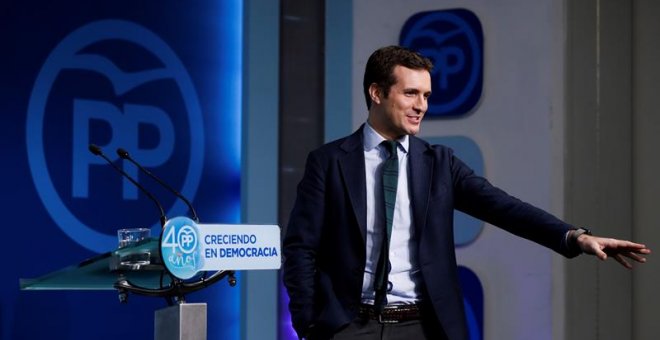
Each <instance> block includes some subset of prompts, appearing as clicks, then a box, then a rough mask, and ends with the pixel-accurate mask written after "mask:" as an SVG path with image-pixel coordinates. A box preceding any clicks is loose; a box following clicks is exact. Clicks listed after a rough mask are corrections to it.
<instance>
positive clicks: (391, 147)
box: [381, 140, 399, 158]
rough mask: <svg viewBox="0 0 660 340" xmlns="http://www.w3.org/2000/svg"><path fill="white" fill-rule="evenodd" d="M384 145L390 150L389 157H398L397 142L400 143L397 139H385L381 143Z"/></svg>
mask: <svg viewBox="0 0 660 340" xmlns="http://www.w3.org/2000/svg"><path fill="white" fill-rule="evenodd" d="M381 144H382V145H383V146H385V150H387V152H389V157H388V158H394V157H396V147H397V144H399V143H398V142H397V141H395V140H385V141H383V142H382V143H381Z"/></svg>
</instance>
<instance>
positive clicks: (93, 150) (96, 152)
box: [89, 144, 167, 227]
mask: <svg viewBox="0 0 660 340" xmlns="http://www.w3.org/2000/svg"><path fill="white" fill-rule="evenodd" d="M89 151H90V152H91V153H93V154H94V155H96V156H100V157H101V158H103V159H105V161H106V162H108V163H109V164H110V165H112V168H113V169H115V171H117V172H119V173H120V174H121V175H122V176H124V177H126V178H127V179H128V180H129V181H130V182H131V183H133V185H135V186H136V187H137V188H138V189H140V190H141V191H142V192H143V193H144V194H145V195H147V197H149V199H151V200H152V201H153V202H154V203H156V207H158V210H159V211H160V226H161V227H164V226H165V222H167V217H165V210H163V206H162V205H161V204H160V202H158V200H157V199H156V197H154V195H152V194H151V193H150V192H149V191H147V189H145V188H144V187H143V186H142V185H140V183H138V182H137V181H136V180H134V179H133V178H132V177H131V176H130V175H129V174H127V173H126V171H124V170H122V169H121V168H119V167H118V166H117V165H116V164H115V163H113V162H112V161H111V160H110V159H109V158H108V157H107V156H106V155H104V154H103V151H102V150H101V148H100V147H98V146H97V145H94V144H90V145H89Z"/></svg>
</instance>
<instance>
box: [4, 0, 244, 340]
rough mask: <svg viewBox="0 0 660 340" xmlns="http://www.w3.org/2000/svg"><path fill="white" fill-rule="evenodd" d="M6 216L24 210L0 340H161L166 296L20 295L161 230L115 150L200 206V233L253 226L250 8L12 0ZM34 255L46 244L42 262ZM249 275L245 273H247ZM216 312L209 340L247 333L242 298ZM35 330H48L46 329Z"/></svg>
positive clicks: (227, 296) (219, 302)
mask: <svg viewBox="0 0 660 340" xmlns="http://www.w3.org/2000/svg"><path fill="white" fill-rule="evenodd" d="M0 7H1V10H0V31H2V32H3V33H2V46H3V51H11V52H10V53H3V54H1V55H0V74H2V77H0V84H1V85H2V87H1V88H2V89H3V91H0V113H2V115H1V116H0V117H1V118H0V119H2V124H0V129H2V133H0V138H1V140H2V146H3V154H4V155H5V156H6V157H10V159H11V160H12V166H5V167H3V168H2V169H0V172H1V174H2V176H0V177H1V178H2V181H3V182H4V183H3V187H4V188H11V190H3V191H2V193H1V195H2V202H3V203H4V204H3V205H2V213H3V215H4V216H17V217H18V216H20V218H19V221H17V223H16V227H13V228H8V229H7V232H6V234H5V237H6V238H7V239H10V240H16V241H14V242H10V243H9V244H8V245H7V247H6V248H5V251H9V252H10V253H15V254H20V256H17V257H16V258H15V259H14V260H12V261H10V264H8V265H7V266H5V268H4V270H3V280H2V281H0V289H1V290H2V291H3V292H6V293H5V294H2V295H1V296H0V302H1V303H0V306H1V307H0V308H2V309H1V310H0V318H1V319H0V321H1V324H0V338H2V339H53V338H56V339H90V338H94V339H97V340H99V339H113V340H114V339H118V338H123V339H150V338H153V318H154V314H153V312H154V310H155V309H158V308H162V307H165V302H164V301H163V300H160V299H154V298H144V297H139V296H131V297H130V298H129V303H128V304H126V305H122V304H119V303H118V302H117V298H116V293H115V292H112V291H108V292H57V291H56V292H20V291H19V290H18V278H19V277H21V278H30V277H37V276H40V275H42V274H45V273H48V272H51V271H54V270H57V269H60V268H62V267H65V266H67V265H70V264H73V263H77V262H80V261H82V260H83V259H85V258H89V257H91V256H93V255H95V254H98V253H101V252H105V251H109V250H112V249H114V248H115V247H116V244H117V236H116V230H117V229H119V228H125V227H137V226H149V227H152V235H158V234H159V232H160V228H159V224H158V216H159V214H158V210H157V209H156V207H155V205H154V203H153V202H152V201H151V200H149V199H148V198H147V197H146V196H145V195H144V194H143V193H142V192H140V191H139V190H137V189H136V188H135V187H134V186H132V185H131V184H130V183H129V182H128V181H126V180H123V179H122V178H121V177H120V176H119V175H118V174H116V173H115V172H113V170H112V169H111V167H110V166H108V165H107V164H105V163H104V161H103V160H102V159H101V158H99V157H95V156H93V155H92V154H91V153H89V152H88V150H87V147H88V144H89V143H94V144H97V145H99V146H101V147H102V148H103V151H104V153H105V154H106V155H107V156H108V157H109V158H110V159H111V160H112V161H113V162H114V163H115V164H116V165H117V166H119V167H121V168H123V169H124V170H125V171H126V172H128V173H129V174H131V175H133V176H134V177H135V178H136V179H137V181H138V182H139V183H141V184H142V185H144V186H145V187H146V188H147V189H148V190H149V191H151V192H152V193H153V194H154V195H155V196H156V197H157V198H158V199H159V200H160V202H161V203H162V205H163V206H164V208H165V212H166V214H167V216H168V217H174V216H177V215H184V214H186V213H187V208H186V206H185V204H183V202H181V201H180V200H177V199H176V198H175V197H174V196H173V195H171V194H170V193H169V192H167V191H166V190H163V189H162V188H160V187H159V186H158V185H157V184H156V183H155V182H153V181H150V180H149V178H147V177H146V176H144V175H142V174H139V173H138V171H137V169H136V168H135V167H134V166H132V164H130V163H128V162H122V161H121V160H120V159H119V158H118V157H117V155H116V153H115V150H116V148H118V147H122V148H125V149H126V150H128V151H129V152H130V154H131V155H132V156H133V158H135V159H136V160H138V161H139V162H141V163H142V164H143V165H144V166H145V167H146V168H148V169H149V170H150V171H152V172H153V173H155V174H157V175H158V176H159V177H161V178H163V179H164V180H165V181H166V182H168V183H170V184H171V185H172V186H173V187H175V188H176V189H177V190H179V191H180V192H181V193H182V194H183V195H184V196H187V197H188V198H189V199H191V200H192V201H193V204H194V205H195V207H196V209H197V212H198V213H199V215H200V218H201V222H203V223H238V222H239V221H240V185H241V182H240V181H241V178H240V174H241V169H240V164H241V159H240V140H241V129H240V126H241V119H240V117H241V96H242V93H241V88H242V84H241V68H242V65H241V60H242V54H241V51H242V3H241V2H240V1H200V2H195V4H194V5H193V4H190V3H188V2H181V1H175V0H166V1H158V2H145V3H140V2H134V1H124V0H118V1H113V2H109V3H99V2H90V1H67V2H65V3H53V2H52V1H45V0H44V1H36V0H27V1H9V2H4V3H3V5H0ZM36 249H45V250H47V251H46V252H45V253H44V252H38V251H36ZM239 279H240V277H239ZM188 300H189V301H191V302H198V301H203V302H207V303H208V304H209V328H208V334H209V338H216V339H219V338H222V339H238V338H239V336H240V328H239V323H238V322H237V321H238V320H237V319H238V318H239V315H240V313H239V312H240V304H239V301H240V289H239V288H238V287H236V288H229V287H228V285H227V284H226V282H221V283H218V284H216V286H214V287H211V288H209V289H207V290H205V291H202V292H198V293H195V294H192V295H191V296H189V297H188ZM35 326H36V327H35Z"/></svg>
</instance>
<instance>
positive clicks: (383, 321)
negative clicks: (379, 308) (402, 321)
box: [378, 313, 399, 324]
mask: <svg viewBox="0 0 660 340" xmlns="http://www.w3.org/2000/svg"><path fill="white" fill-rule="evenodd" d="M378 323H381V324H394V323H399V320H393V319H389V320H388V319H383V313H378Z"/></svg>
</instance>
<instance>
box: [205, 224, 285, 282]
mask: <svg viewBox="0 0 660 340" xmlns="http://www.w3.org/2000/svg"><path fill="white" fill-rule="evenodd" d="M198 231H199V243H200V245H201V252H200V255H201V258H202V261H201V262H202V263H203V265H202V268H201V270H208V271H213V270H253V269H279V268H280V266H281V264H282V261H281V256H280V254H281V249H280V227H279V226H277V225H252V224H198Z"/></svg>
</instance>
